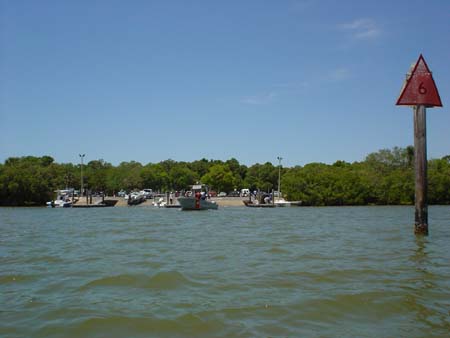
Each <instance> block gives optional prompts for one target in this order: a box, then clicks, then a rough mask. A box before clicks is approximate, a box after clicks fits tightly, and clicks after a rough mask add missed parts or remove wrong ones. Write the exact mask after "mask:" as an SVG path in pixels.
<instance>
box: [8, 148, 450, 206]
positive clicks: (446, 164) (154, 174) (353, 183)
mask: <svg viewBox="0 0 450 338" xmlns="http://www.w3.org/2000/svg"><path fill="white" fill-rule="evenodd" d="M280 172H281V190H282V193H283V196H284V197H285V198H286V199H288V200H301V201H303V204H304V205H312V206H338V205H370V204H375V205H399V204H413V203H414V149H413V147H411V146H409V147H406V148H398V147H394V148H393V149H382V150H379V151H378V152H375V153H372V154H369V155H368V156H367V157H366V158H365V160H364V161H362V162H353V163H348V162H344V161H337V162H335V163H334V164H324V163H310V164H307V165H305V166H295V167H291V168H286V167H282V168H281V171H280ZM278 173H279V167H278V166H274V165H273V164H272V163H270V162H266V163H264V164H259V163H257V164H254V165H252V166H246V165H243V164H240V163H239V161H237V160H236V159H234V158H232V159H230V160H227V161H221V160H207V159H204V158H203V159H201V160H197V161H193V162H177V161H174V160H170V159H169V160H165V161H162V162H159V163H148V164H145V165H143V164H141V163H139V162H135V161H131V162H122V163H120V164H119V165H117V166H114V165H112V164H110V163H108V162H105V161H104V160H102V159H100V160H93V161H90V162H88V163H87V164H85V165H83V180H84V181H83V182H84V186H85V187H87V188H88V189H89V190H90V191H96V192H99V191H102V192H105V193H106V194H108V195H113V194H116V193H117V192H118V191H120V190H126V191H130V190H134V189H143V188H151V189H153V190H154V191H160V192H166V191H177V190H178V191H179V190H185V189H189V186H190V185H192V184H194V183H196V182H202V183H204V184H207V185H209V186H210V188H211V189H213V190H216V191H217V192H220V191H224V192H227V193H229V192H230V191H233V190H240V189H241V188H249V189H251V190H262V191H268V192H270V191H272V190H277V188H278ZM80 186H81V167H80V164H78V165H74V164H72V163H56V162H55V161H54V159H53V158H52V157H50V156H43V157H34V156H26V157H10V158H8V159H7V160H6V161H5V162H4V163H3V164H0V205H3V206H19V205H20V206H24V205H44V204H45V202H46V201H49V200H51V199H53V198H54V191H55V190H56V189H62V188H65V187H72V188H75V189H80ZM428 200H429V203H430V204H450V155H449V156H445V157H443V158H441V159H432V160H429V161H428Z"/></svg>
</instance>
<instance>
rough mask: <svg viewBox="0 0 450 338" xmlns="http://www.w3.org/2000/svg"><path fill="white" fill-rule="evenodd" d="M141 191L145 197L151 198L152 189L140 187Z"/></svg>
mask: <svg viewBox="0 0 450 338" xmlns="http://www.w3.org/2000/svg"><path fill="white" fill-rule="evenodd" d="M141 193H142V194H143V195H144V196H145V198H146V199H150V198H153V190H152V189H142V191H141Z"/></svg>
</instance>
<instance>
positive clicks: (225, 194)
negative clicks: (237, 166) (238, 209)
mask: <svg viewBox="0 0 450 338" xmlns="http://www.w3.org/2000/svg"><path fill="white" fill-rule="evenodd" d="M217 197H227V193H226V192H225V191H221V192H219V194H218V195H217Z"/></svg>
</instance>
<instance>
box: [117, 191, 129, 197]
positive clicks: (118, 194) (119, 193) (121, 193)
mask: <svg viewBox="0 0 450 338" xmlns="http://www.w3.org/2000/svg"><path fill="white" fill-rule="evenodd" d="M126 194H127V192H126V191H125V190H120V191H119V192H118V193H117V196H118V197H125V195H126Z"/></svg>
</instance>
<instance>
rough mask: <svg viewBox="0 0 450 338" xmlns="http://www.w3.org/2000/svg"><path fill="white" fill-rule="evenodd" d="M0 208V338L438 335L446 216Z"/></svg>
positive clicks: (446, 313)
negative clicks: (419, 224)
mask: <svg viewBox="0 0 450 338" xmlns="http://www.w3.org/2000/svg"><path fill="white" fill-rule="evenodd" d="M429 214H430V236H428V237H419V238H416V237H415V236H414V235H413V227H412V224H413V215H414V210H413V208H411V207H345V208H275V209H254V208H221V209H219V210H217V211H205V212H182V211H180V210H176V209H155V208H152V207H129V208H127V207H124V208H119V207H117V208H105V209H46V208H34V209H33V208H0V291H1V293H0V336H1V337H448V336H450V241H449V239H450V207H448V206H446V207H439V206H435V207H430V209H429Z"/></svg>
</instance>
